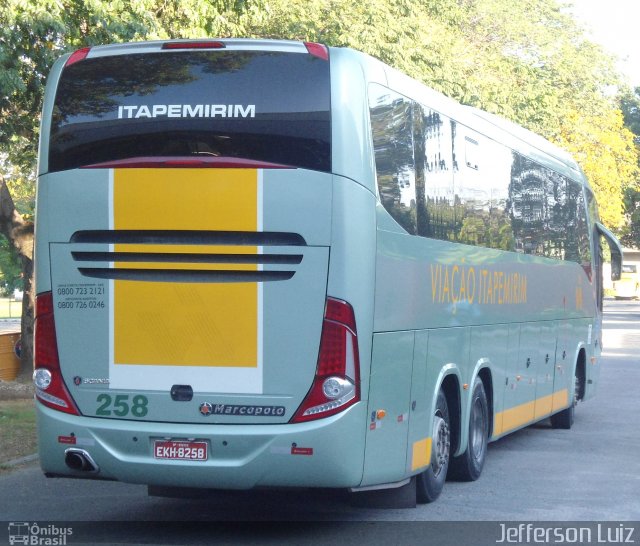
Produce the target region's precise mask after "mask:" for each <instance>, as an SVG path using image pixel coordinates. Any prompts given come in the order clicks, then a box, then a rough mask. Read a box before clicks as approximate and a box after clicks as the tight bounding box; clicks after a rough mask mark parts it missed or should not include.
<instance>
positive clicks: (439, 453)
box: [431, 415, 451, 477]
mask: <svg viewBox="0 0 640 546" xmlns="http://www.w3.org/2000/svg"><path fill="white" fill-rule="evenodd" d="M433 431H434V434H433V437H434V439H435V446H434V449H433V452H432V453H433V454H432V457H431V468H432V469H433V474H434V476H436V477H437V476H439V475H440V473H441V472H442V470H443V469H444V468H446V466H447V464H448V462H449V448H450V445H451V434H450V431H449V425H448V424H447V422H446V421H445V420H444V419H443V418H442V417H440V416H439V415H436V416H435V418H434V420H433Z"/></svg>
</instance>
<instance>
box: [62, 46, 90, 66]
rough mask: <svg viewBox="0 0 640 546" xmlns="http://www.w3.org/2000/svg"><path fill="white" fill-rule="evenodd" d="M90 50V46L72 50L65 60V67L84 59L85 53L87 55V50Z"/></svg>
mask: <svg viewBox="0 0 640 546" xmlns="http://www.w3.org/2000/svg"><path fill="white" fill-rule="evenodd" d="M90 50H91V48H90V47H83V48H82V49H78V50H76V51H74V52H73V53H72V54H71V56H70V57H69V58H68V59H67V62H66V63H65V65H64V66H65V67H67V66H71V65H72V64H76V63H78V62H80V61H84V60H85V59H86V58H87V55H89V51H90Z"/></svg>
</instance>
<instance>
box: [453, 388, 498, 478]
mask: <svg viewBox="0 0 640 546" xmlns="http://www.w3.org/2000/svg"><path fill="white" fill-rule="evenodd" d="M488 442H489V404H488V402H487V394H486V392H485V390H484V384H483V383H482V379H480V378H479V377H476V380H475V383H474V384H473V395H472V397H471V414H470V415H469V440H468V442H467V449H466V451H465V452H464V453H463V454H462V455H460V456H459V457H455V458H453V459H452V460H451V465H450V466H449V477H450V478H452V479H454V480H460V481H466V482H469V481H475V480H477V479H478V478H479V477H480V474H481V473H482V468H483V467H484V461H485V459H486V457H487V444H488Z"/></svg>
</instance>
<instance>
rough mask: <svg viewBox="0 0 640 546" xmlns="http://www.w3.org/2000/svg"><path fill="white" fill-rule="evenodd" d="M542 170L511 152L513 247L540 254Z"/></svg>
mask: <svg viewBox="0 0 640 546" xmlns="http://www.w3.org/2000/svg"><path fill="white" fill-rule="evenodd" d="M544 198H545V183H544V173H543V172H542V171H541V170H540V169H539V168H538V166H537V165H536V164H535V163H533V162H532V161H530V160H528V159H526V158H524V157H522V156H521V155H519V154H516V153H514V154H513V164H512V166H511V185H510V186H509V201H510V203H511V207H512V208H511V212H512V225H513V233H514V236H515V241H516V250H518V251H519V252H523V253H524V254H535V255H538V256H544V204H545V199H544Z"/></svg>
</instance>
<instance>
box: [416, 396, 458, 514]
mask: <svg viewBox="0 0 640 546" xmlns="http://www.w3.org/2000/svg"><path fill="white" fill-rule="evenodd" d="M449 423H450V421H449V408H448V406H447V398H446V396H445V395H444V392H443V391H442V389H440V391H438V399H437V400H436V410H435V412H434V415H433V433H432V442H431V464H430V465H429V467H428V468H427V469H426V470H425V471H424V472H423V473H422V474H419V475H418V478H417V482H416V486H417V492H416V495H417V499H418V502H420V503H426V502H433V501H434V500H436V499H437V498H438V497H439V496H440V493H441V492H442V488H443V487H444V482H445V480H446V479H447V470H448V468H449V453H450V449H451V430H450V425H449Z"/></svg>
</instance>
